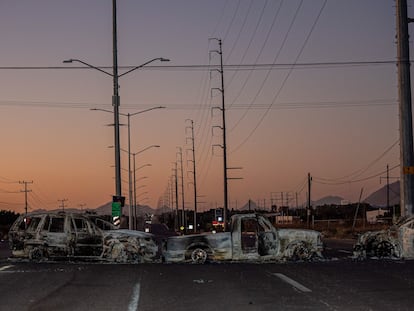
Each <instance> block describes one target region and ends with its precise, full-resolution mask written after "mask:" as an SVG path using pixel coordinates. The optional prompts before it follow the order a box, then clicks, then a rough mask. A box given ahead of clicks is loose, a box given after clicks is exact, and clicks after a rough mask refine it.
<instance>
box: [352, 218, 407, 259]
mask: <svg viewBox="0 0 414 311" xmlns="http://www.w3.org/2000/svg"><path fill="white" fill-rule="evenodd" d="M353 257H354V258H355V259H365V258H396V259H414V216H411V217H406V218H403V219H401V220H400V221H399V222H398V223H396V224H395V225H393V226H391V227H390V228H389V229H387V230H380V231H369V232H366V233H364V234H361V235H360V236H359V237H358V240H357V242H356V243H355V245H354V252H353Z"/></svg>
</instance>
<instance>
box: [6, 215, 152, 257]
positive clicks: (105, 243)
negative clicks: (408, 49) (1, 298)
mask: <svg viewBox="0 0 414 311" xmlns="http://www.w3.org/2000/svg"><path fill="white" fill-rule="evenodd" d="M9 243H10V248H11V251H12V256H13V257H16V258H28V259H30V260H41V259H49V258H89V259H97V260H105V261H114V262H152V261H153V260H154V259H155V257H156V256H157V250H158V247H157V245H156V243H155V241H154V239H153V236H152V235H151V234H148V233H145V232H140V231H132V230H123V229H122V230H121V229H120V230H105V231H104V230H101V229H99V228H98V227H97V226H96V225H95V223H94V221H92V220H91V219H90V218H88V217H85V216H84V215H83V214H76V213H69V212H63V211H62V212H39V213H30V214H27V215H21V216H20V217H19V218H18V219H17V220H16V221H15V222H14V224H13V225H12V227H11V228H10V231H9Z"/></svg>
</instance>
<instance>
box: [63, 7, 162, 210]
mask: <svg viewBox="0 0 414 311" xmlns="http://www.w3.org/2000/svg"><path fill="white" fill-rule="evenodd" d="M112 39H113V42H112V48H113V68H112V69H113V71H112V74H111V73H109V72H106V71H105V70H102V69H100V68H98V67H96V66H93V65H90V64H88V63H86V62H83V61H81V60H79V59H68V60H64V61H63V62H64V63H72V62H74V61H76V62H80V63H81V64H84V65H86V66H87V67H90V68H93V69H96V70H98V71H101V72H103V73H105V74H107V75H110V76H112V78H113V95H112V106H113V110H114V125H115V126H114V127H115V133H114V136H115V137H114V147H115V193H116V196H117V199H120V198H121V196H122V189H121V146H120V138H119V105H120V97H119V83H118V79H119V77H121V76H124V75H126V74H128V73H130V72H132V71H134V70H136V69H139V68H141V67H144V66H145V65H148V64H149V63H152V62H153V61H156V60H159V61H161V62H168V61H169V59H166V58H162V57H158V58H154V59H152V60H150V61H147V62H146V63H144V64H142V65H139V66H136V67H134V68H132V69H130V70H128V71H126V72H124V73H122V74H120V75H119V74H118V46H117V13H116V0H112ZM121 214H122V209H121Z"/></svg>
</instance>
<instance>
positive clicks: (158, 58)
mask: <svg viewBox="0 0 414 311" xmlns="http://www.w3.org/2000/svg"><path fill="white" fill-rule="evenodd" d="M156 60H159V61H161V62H169V61H170V60H169V59H167V58H162V57H157V58H154V59H151V60H149V61H147V62H146V63H143V64H141V65H139V66H136V67H134V68H132V69H130V70H128V71H125V72H124V73H122V74H120V75H118V77H119V78H120V77H122V76H125V75H126V74H128V73H130V72H132V71H135V70H137V69H139V68H142V67H144V66H146V65H148V64H150V63H152V62H154V61H156Z"/></svg>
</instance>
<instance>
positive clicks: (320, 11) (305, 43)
mask: <svg viewBox="0 0 414 311" xmlns="http://www.w3.org/2000/svg"><path fill="white" fill-rule="evenodd" d="M326 3H327V0H325V1H324V3H323V5H322V6H321V9H320V10H319V13H318V15H317V17H316V19H315V21H314V23H313V25H312V27H311V29H310V31H309V33H308V35H307V37H306V39H305V41H304V43H303V44H302V47H301V49H300V51H299V53H298V55H297V56H296V58H295V62H294V63H296V62H297V61H298V60H299V57H300V56H301V55H302V52H303V50H304V49H305V46H306V45H307V43H308V41H309V39H310V37H311V35H312V33H313V30H314V29H315V27H316V24H317V22H318V21H319V18H320V16H321V15H322V12H323V10H324V8H325V6H326ZM292 71H293V68H291V69H290V70H289V72H288V73H287V75H286V77H285V79H284V80H283V82H282V84H281V86H280V88H279V90H278V91H277V92H276V94H275V96H274V98H273V100H272V102H271V104H270V105H269V108H268V109H267V110H266V111H265V113H264V114H263V115H262V117H261V118H260V120H259V122H258V123H257V124H256V126H255V127H254V128H253V130H252V131H251V132H250V133H249V134H248V135H247V136H246V138H245V139H244V140H243V141H242V142H241V143H240V144H239V145H238V146H237V147H236V148H234V149H233V150H232V152H236V151H237V150H239V149H240V148H241V147H242V146H243V145H244V144H245V143H246V142H247V141H248V140H249V139H250V138H251V137H252V136H253V134H254V133H255V132H256V130H257V128H258V127H259V126H260V125H261V124H262V122H263V120H264V119H265V117H266V116H267V114H268V113H269V111H270V109H271V107H272V106H273V105H274V103H275V102H276V100H277V98H278V97H279V94H280V93H281V91H282V89H283V88H284V86H285V84H286V82H287V80H288V79H289V77H290V75H291V73H292Z"/></svg>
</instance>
